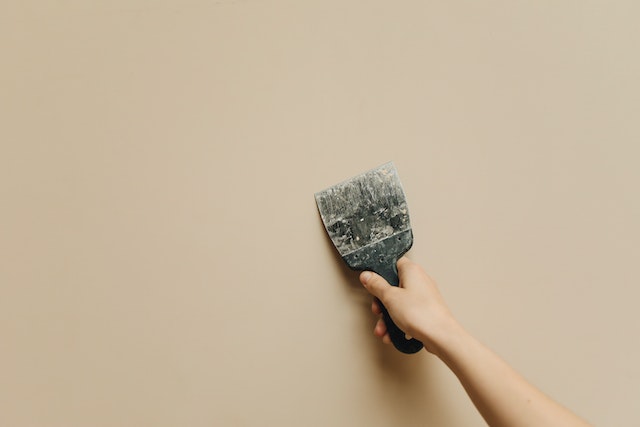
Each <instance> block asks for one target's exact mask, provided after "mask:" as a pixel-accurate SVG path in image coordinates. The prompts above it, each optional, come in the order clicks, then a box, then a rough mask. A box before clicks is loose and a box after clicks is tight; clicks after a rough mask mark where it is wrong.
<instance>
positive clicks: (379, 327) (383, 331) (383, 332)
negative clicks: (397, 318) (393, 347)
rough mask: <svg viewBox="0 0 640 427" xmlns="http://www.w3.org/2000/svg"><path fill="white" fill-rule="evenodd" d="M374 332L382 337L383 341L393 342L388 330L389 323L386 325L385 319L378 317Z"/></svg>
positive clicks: (386, 342)
mask: <svg viewBox="0 0 640 427" xmlns="http://www.w3.org/2000/svg"><path fill="white" fill-rule="evenodd" d="M373 334H374V335H375V336H377V337H378V338H382V342H383V343H385V344H391V338H390V337H389V333H388V332H387V325H385V323H384V320H382V319H378V322H377V323H376V326H375V328H373Z"/></svg>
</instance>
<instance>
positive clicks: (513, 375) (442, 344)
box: [431, 321, 589, 427]
mask: <svg viewBox="0 0 640 427" xmlns="http://www.w3.org/2000/svg"><path fill="white" fill-rule="evenodd" d="M431 342H432V345H431V347H432V352H433V353H434V354H436V355H437V356H438V357H439V358H440V359H441V360H442V361H443V362H444V363H446V364H447V366H449V368H450V369H451V370H452V371H453V373H454V374H455V375H456V376H457V377H458V379H459V380H460V382H461V383H462V386H463V387H464V388H465V390H466V391H467V394H468V395H469V397H470V398H471V400H472V401H473V403H474V405H475V406H476V408H477V409H478V411H479V412H480V414H481V415H482V416H483V418H484V419H485V420H486V422H487V423H488V424H489V425H490V426H491V427H533V426H545V427H553V426H563V427H567V426H569V427H574V426H575V427H578V426H580V427H583V426H589V424H588V423H586V422H585V421H583V420H582V419H580V418H578V417H577V416H576V415H574V414H573V413H571V412H570V411H569V410H567V409H566V408H564V407H563V406H561V405H559V404H558V403H556V402H554V401H553V400H552V399H550V398H549V397H547V396H546V395H545V394H543V393H542V392H541V391H540V390H538V389H537V388H535V387H534V386H532V385H531V384H530V383H528V382H527V381H526V380H525V379H524V378H523V377H522V376H520V375H519V374H518V373H517V372H515V371H514V370H513V369H512V368H511V367H510V366H509V365H507V363H505V362H504V361H503V360H502V359H501V358H499V357H498V356H497V355H496V354H495V353H493V352H492V351H491V350H489V349H488V348H487V347H486V346H484V345H483V344H481V343H480V342H479V341H477V340H476V339H475V338H474V337H472V336H471V335H470V334H468V333H467V332H466V331H465V330H464V329H463V328H462V327H460V326H459V325H458V324H457V323H455V322H453V321H452V322H451V324H450V325H448V327H447V328H446V329H444V330H442V333H441V336H440V337H434V338H432V340H431Z"/></svg>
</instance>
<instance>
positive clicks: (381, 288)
mask: <svg viewBox="0 0 640 427" xmlns="http://www.w3.org/2000/svg"><path fill="white" fill-rule="evenodd" d="M360 282H362V285H363V286H364V287H365V289H366V290H367V291H369V293H370V294H371V295H373V296H374V297H377V298H378V299H379V300H380V301H382V302H383V303H384V302H385V301H386V299H387V298H388V295H389V294H390V293H393V292H395V291H397V290H398V289H397V288H395V287H393V286H391V285H390V284H389V283H388V282H387V281H386V280H384V279H383V278H382V276H379V275H378V274H376V273H373V272H371V271H363V272H362V273H361V274H360Z"/></svg>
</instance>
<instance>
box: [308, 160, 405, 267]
mask: <svg viewBox="0 0 640 427" xmlns="http://www.w3.org/2000/svg"><path fill="white" fill-rule="evenodd" d="M315 197H316V202H317V204H318V209H319V211H320V216H321V218H322V222H323V223H324V226H325V228H326V230H327V233H329V237H330V238H331V240H332V241H333V243H334V245H335V246H336V248H337V249H338V252H340V255H342V256H345V255H348V254H350V253H352V252H354V251H357V250H358V249H361V248H363V247H365V246H367V245H369V244H371V243H375V242H378V241H380V240H383V239H386V238H388V237H390V236H393V235H395V234H397V233H400V232H403V231H406V230H409V229H411V224H410V222H409V210H408V207H407V201H406V198H405V195H404V191H403V190H402V184H401V183H400V179H399V177H398V172H397V170H396V168H395V166H394V165H393V163H391V162H389V163H386V164H384V165H382V166H380V167H378V168H375V169H372V170H370V171H367V172H364V173H362V174H360V175H357V176H355V177H353V178H351V179H349V180H346V181H343V182H341V183H339V184H336V185H334V186H332V187H330V188H328V189H326V190H324V191H320V192H318V193H316V195H315Z"/></svg>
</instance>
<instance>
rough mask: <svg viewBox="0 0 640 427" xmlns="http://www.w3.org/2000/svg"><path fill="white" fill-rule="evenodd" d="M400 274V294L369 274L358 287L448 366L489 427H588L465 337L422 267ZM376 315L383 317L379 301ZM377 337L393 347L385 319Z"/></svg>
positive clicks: (403, 262) (409, 266) (401, 265)
mask: <svg viewBox="0 0 640 427" xmlns="http://www.w3.org/2000/svg"><path fill="white" fill-rule="evenodd" d="M398 273H399V276H400V287H399V288H396V287H393V286H390V285H389V284H388V283H387V282H386V281H385V280H384V279H383V278H382V277H380V276H378V275H377V274H375V273H370V272H363V273H362V274H361V275H360V281H361V282H362V284H363V285H364V287H365V288H366V289H367V290H368V291H369V292H370V293H371V294H372V295H374V296H375V297H377V298H378V299H379V300H380V301H382V302H383V304H384V305H385V306H386V307H387V309H388V310H389V313H390V314H391V317H392V319H393V321H394V322H395V323H396V324H397V325H398V326H399V327H400V329H402V330H403V331H406V333H407V334H409V335H411V336H413V337H415V338H417V339H419V340H421V341H422V342H423V343H424V344H425V348H426V349H427V350H428V351H429V352H431V353H433V354H435V355H436V356H438V357H439V358H440V359H441V360H442V361H443V362H444V363H446V364H447V366H448V367H449V368H450V369H451V370H452V371H453V373H454V374H455V375H456V376H457V377H458V379H459V380H460V382H461V383H462V385H463V387H464V388H465V390H466V391H467V394H468V395H469V397H470V398H471V400H472V401H473V403H474V405H475V406H476V408H477V409H478V411H479V412H480V414H481V415H482V416H483V418H484V419H485V420H486V421H487V423H488V424H489V425H490V426H491V427H533V426H545V427H554V426H563V427H583V426H589V425H590V424H588V423H587V422H586V421H584V420H582V419H581V418H579V417H578V416H576V415H575V414H573V413H572V412H571V411H569V410H568V409H566V408H565V407H563V406H562V405H560V404H558V403H556V402H555V401H553V400H552V399H551V398H549V397H548V396H546V395H545V394H544V393H542V392H541V391H540V390H538V389H537V388H536V387H534V386H533V385H531V384H530V383H528V382H527V381H526V380H525V379H524V378H523V377H522V376H520V375H519V374H518V373H517V372H516V371H514V370H513V369H512V368H511V367H510V366H509V365H508V364H507V363H506V362H504V361H503V360H502V359H501V358H500V357H498V356H497V355H496V354H495V353H493V352H492V351H491V350H489V349H488V348H487V347H485V346H484V345H483V344H481V343H480V342H479V341H477V340H476V339H475V338H474V337H472V336H471V335H470V334H469V333H468V332H466V331H465V330H464V328H462V326H460V324H459V323H458V322H457V321H456V320H455V319H454V317H453V316H452V315H451V313H450V311H449V309H448V308H447V306H446V304H445V303H444V301H443V299H442V296H441V295H440V292H439V291H438V289H437V286H436V284H435V282H434V281H433V280H432V279H431V278H430V277H429V276H428V275H427V274H426V273H425V272H424V270H423V269H422V268H421V267H420V266H418V265H417V264H415V263H413V262H411V261H410V260H409V259H408V258H406V257H403V258H402V259H400V260H399V261H398ZM372 310H373V312H374V313H376V314H380V307H379V305H378V304H377V302H376V301H375V300H374V303H373V305H372ZM374 333H375V334H376V335H377V336H379V337H381V338H382V340H383V341H384V342H385V343H389V342H390V340H389V336H388V335H387V331H386V326H385V325H384V321H383V320H382V319H380V320H378V323H377V324H376V326H375V329H374Z"/></svg>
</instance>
